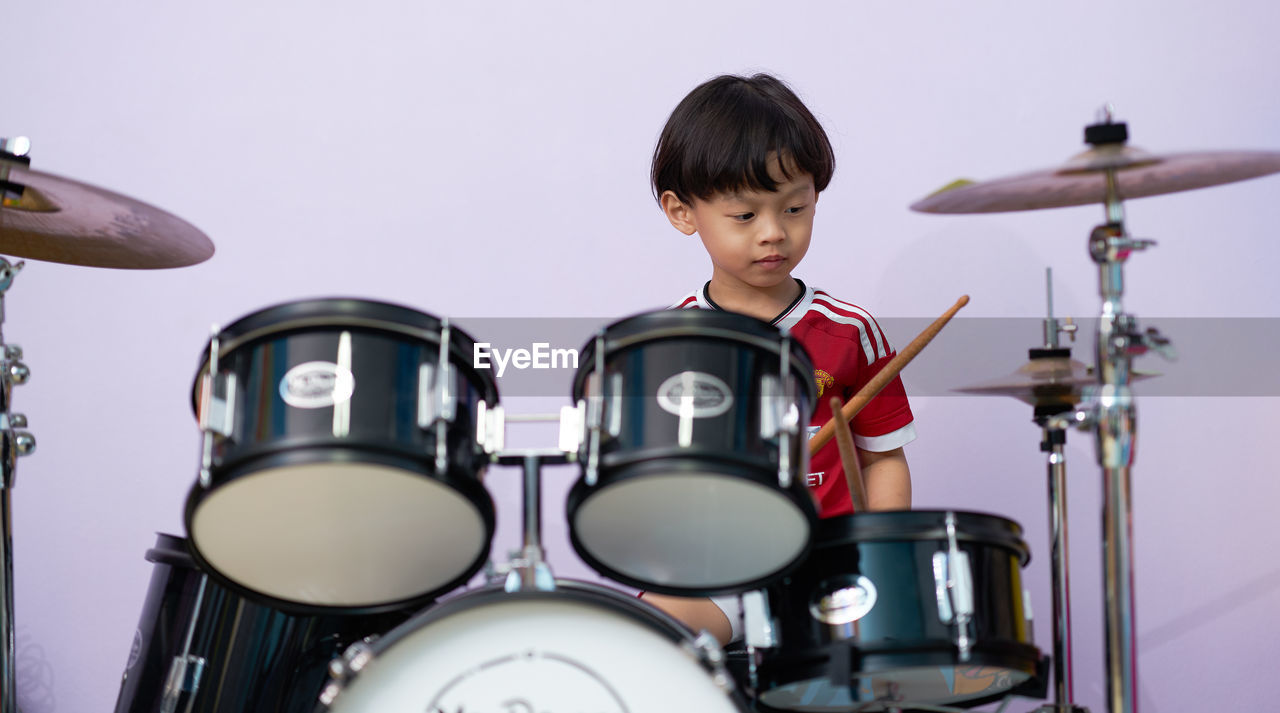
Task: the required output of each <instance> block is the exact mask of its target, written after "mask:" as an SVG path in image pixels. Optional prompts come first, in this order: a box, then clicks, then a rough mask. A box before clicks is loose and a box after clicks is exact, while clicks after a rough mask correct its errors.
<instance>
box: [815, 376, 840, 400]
mask: <svg viewBox="0 0 1280 713" xmlns="http://www.w3.org/2000/svg"><path fill="white" fill-rule="evenodd" d="M813 380H814V381H816V382H818V397H819V398H821V397H822V393H823V392H824V391H826V390H827V387H828V386H835V385H836V378H835V377H834V376H832V375H830V374H828V373H827V372H825V371H823V370H821V369H814V370H813Z"/></svg>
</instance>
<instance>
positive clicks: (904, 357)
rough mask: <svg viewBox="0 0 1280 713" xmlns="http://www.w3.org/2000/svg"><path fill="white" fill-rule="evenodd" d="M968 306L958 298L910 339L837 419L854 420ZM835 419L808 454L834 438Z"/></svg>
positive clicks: (966, 298)
mask: <svg viewBox="0 0 1280 713" xmlns="http://www.w3.org/2000/svg"><path fill="white" fill-rule="evenodd" d="M967 304H969V295H962V296H961V297H960V299H958V300H956V303H955V304H954V305H952V306H951V309H949V310H947V311H946V312H944V313H943V315H942V316H941V317H939V318H937V319H935V320H934V321H933V324H931V325H929V326H928V328H926V329H925V330H924V331H923V332H921V333H920V335H919V336H918V337H916V338H915V339H913V340H911V343H910V344H908V345H907V348H906V349H903V350H902V351H900V352H898V353H897V355H895V356H894V357H893V358H892V359H890V360H889V363H888V364H885V366H884V368H883V369H881V370H880V372H879V373H878V374H876V375H875V376H873V377H871V381H868V382H867V385H866V386H864V387H862V388H861V389H860V390H859V391H858V393H856V394H854V395H853V398H851V399H849V402H848V403H846V404H845V405H844V408H843V409H842V410H841V411H840V416H839V417H840V418H843V419H844V422H845V423H848V422H849V421H852V420H853V417H854V416H855V415H856V414H857V413H858V412H859V411H861V410H862V407H864V406H866V405H867V402H868V401H870V400H871V399H873V398H875V396H876V394H878V393H880V390H881V389H883V388H884V387H886V386H888V385H889V382H890V381H892V380H893V377H895V376H897V375H898V372H900V371H902V369H903V367H905V366H906V365H907V364H908V363H909V362H910V361H911V360H912V359H914V358H915V357H916V355H917V354H919V353H920V351H921V350H922V349H924V348H925V347H926V346H927V345H928V344H929V342H931V341H933V338H934V337H936V336H938V332H941V331H942V328H943V327H945V326H947V322H950V321H951V318H952V317H954V316H956V312H959V311H960V308H961V307H964V306H965V305H967ZM836 418H837V416H836V415H835V414H834V413H833V414H832V415H831V420H830V421H827V422H826V423H825V424H823V425H822V428H820V429H818V432H817V433H815V434H814V435H813V438H810V439H809V455H813V454H814V453H817V452H818V449H819V448H822V447H823V446H825V445H827V443H828V442H829V441H830V440H831V437H832V436H834V435H835V431H836Z"/></svg>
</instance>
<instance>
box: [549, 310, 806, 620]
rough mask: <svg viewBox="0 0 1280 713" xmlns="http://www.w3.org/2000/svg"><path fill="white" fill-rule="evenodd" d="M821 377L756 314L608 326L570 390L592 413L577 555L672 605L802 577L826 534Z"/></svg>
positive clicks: (573, 500) (650, 318) (657, 316)
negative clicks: (671, 597)
mask: <svg viewBox="0 0 1280 713" xmlns="http://www.w3.org/2000/svg"><path fill="white" fill-rule="evenodd" d="M813 374H814V370H813V364H812V363H811V362H810V360H809V357H808V355H806V354H805V351H804V349H803V348H802V347H801V346H800V344H799V343H798V342H795V341H793V340H792V339H790V338H789V337H788V336H787V335H786V334H784V333H783V332H781V331H780V330H779V329H778V328H777V327H775V326H773V325H770V324H767V323H765V322H762V321H760V320H757V319H754V318H751V317H747V316H745V315H740V314H734V313H731V312H721V311H712V310H666V311H661V312H653V313H649V314H642V315H639V316H636V317H632V318H629V319H625V320H622V321H620V322H617V323H614V324H612V325H610V326H609V327H607V328H606V329H605V330H604V331H603V332H602V333H601V335H600V336H599V337H598V338H597V339H596V340H594V341H592V342H590V343H588V344H587V345H586V347H584V348H583V350H582V357H581V358H580V359H579V368H578V372H577V375H576V378H575V380H574V384H573V398H574V400H575V401H579V402H582V401H585V403H586V405H587V407H588V408H587V414H588V416H587V419H586V420H587V422H588V428H587V431H586V434H585V437H584V439H583V446H582V451H581V454H580V461H581V463H582V465H583V468H584V474H583V477H582V478H581V479H580V480H579V481H578V483H577V484H576V485H575V486H574V487H573V489H572V490H571V491H570V493H569V499H568V503H567V510H568V517H569V525H570V538H571V541H572V542H573V546H574V549H576V550H577V551H578V554H579V555H580V556H581V557H582V559H583V560H584V561H586V562H587V563H588V564H589V565H591V566H592V567H594V568H595V569H596V570H597V571H599V572H600V573H602V574H604V575H605V576H607V577H610V578H612V579H615V580H617V581H619V582H625V583H627V584H630V585H633V586H637V587H642V588H645V589H649V590H652V591H657V592H665V593H669V594H684V595H710V594H721V593H725V592H732V591H741V590H743V589H751V588H756V587H759V586H762V585H763V584H764V583H766V582H768V581H771V580H772V579H774V578H776V577H777V576H779V575H780V574H782V573H783V572H786V571H787V570H788V569H790V568H791V567H793V566H795V565H796V564H798V563H799V562H800V561H801V560H802V559H803V558H804V556H805V554H806V553H807V552H808V549H809V543H810V539H811V532H812V530H813V528H814V526H815V524H816V522H817V515H816V513H815V510H814V504H813V499H812V497H811V496H810V495H809V493H808V491H807V489H806V487H805V483H804V474H805V473H806V472H807V469H808V460H809V451H808V449H807V448H806V446H805V435H804V429H805V427H806V426H807V425H808V424H809V419H810V418H811V417H812V415H813V409H814V400H815V398H816V390H817V387H816V382H815V381H814V377H813ZM597 375H603V377H602V378H601V377H600V376H597Z"/></svg>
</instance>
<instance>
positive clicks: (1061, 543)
mask: <svg viewBox="0 0 1280 713" xmlns="http://www.w3.org/2000/svg"><path fill="white" fill-rule="evenodd" d="M1036 421H1037V422H1038V423H1040V424H1041V426H1042V427H1043V428H1044V441H1043V442H1042V443H1041V445H1040V447H1041V450H1044V451H1045V452H1047V453H1048V454H1049V466H1048V469H1049V523H1050V537H1049V552H1050V557H1051V559H1052V564H1051V566H1052V569H1053V700H1054V702H1053V703H1050V704H1046V705H1043V706H1040V707H1039V708H1037V709H1036V713H1088V709H1087V708H1084V707H1082V706H1077V705H1075V703H1074V696H1075V693H1074V686H1073V679H1072V662H1071V576H1070V559H1071V558H1070V554H1069V546H1068V541H1069V539H1068V535H1067V459H1066V453H1065V448H1064V446H1065V445H1066V442H1067V436H1066V431H1065V430H1064V429H1063V428H1060V427H1056V426H1050V425H1046V424H1047V423H1048V421H1049V419H1048V417H1047V416H1042V415H1039V414H1037V417H1036Z"/></svg>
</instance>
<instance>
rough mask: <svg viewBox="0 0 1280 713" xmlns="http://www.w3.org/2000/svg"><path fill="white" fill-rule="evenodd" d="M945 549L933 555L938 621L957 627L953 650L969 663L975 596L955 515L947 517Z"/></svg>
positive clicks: (969, 568)
mask: <svg viewBox="0 0 1280 713" xmlns="http://www.w3.org/2000/svg"><path fill="white" fill-rule="evenodd" d="M946 528H947V549H946V550H939V551H938V552H935V553H934V554H933V581H934V586H935V590H936V593H937V598H938V619H939V620H940V621H941V622H942V623H943V624H948V625H951V624H954V625H955V627H956V648H957V649H959V653H960V660H961V661H968V660H969V656H970V653H971V652H972V650H973V644H974V637H973V632H972V624H973V613H974V604H973V602H974V595H973V569H972V567H971V566H970V564H969V553H968V552H961V551H960V547H959V543H958V541H957V539H956V515H955V513H954V512H948V513H947V515H946Z"/></svg>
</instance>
